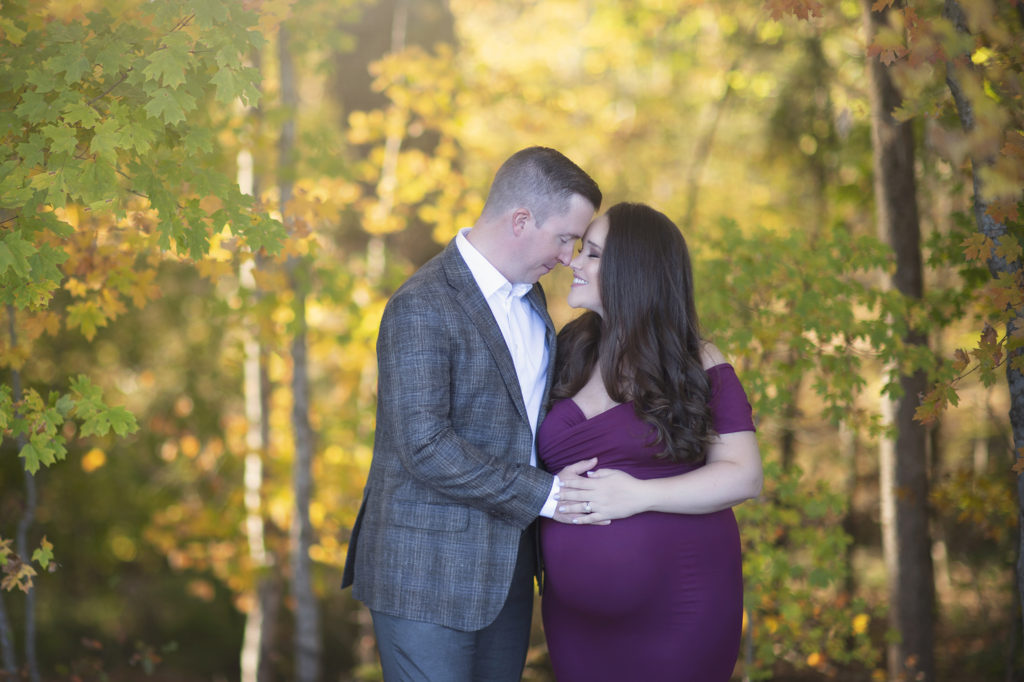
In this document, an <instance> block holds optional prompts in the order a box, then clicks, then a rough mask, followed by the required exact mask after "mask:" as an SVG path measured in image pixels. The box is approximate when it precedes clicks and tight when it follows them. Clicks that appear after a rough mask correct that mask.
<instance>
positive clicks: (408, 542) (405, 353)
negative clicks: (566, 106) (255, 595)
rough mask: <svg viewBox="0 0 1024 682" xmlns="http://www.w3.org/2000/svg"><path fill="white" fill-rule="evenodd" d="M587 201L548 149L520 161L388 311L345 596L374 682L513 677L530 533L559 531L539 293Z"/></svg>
mask: <svg viewBox="0 0 1024 682" xmlns="http://www.w3.org/2000/svg"><path fill="white" fill-rule="evenodd" d="M600 205H601V191H600V189H598V186H597V184H596V183H595V182H594V181H593V180H592V179H591V178H590V177H589V176H588V175H587V174H586V173H585V172H583V171H582V170H581V169H580V168H579V167H578V166H576V165H575V164H574V163H572V162H571V161H570V160H569V159H567V158H566V157H565V156H563V155H562V154H561V153H559V152H557V151H555V150H553V149H548V148H544V147H530V148H527V149H523V150H521V151H519V152H517V153H516V154H513V155H512V156H511V157H510V158H509V159H508V160H507V161H506V162H505V163H504V164H503V165H502V166H501V168H500V169H499V170H498V172H497V174H496V175H495V177H494V181H493V183H492V184H491V189H490V193H489V194H488V197H487V202H486V204H485V206H484V209H483V211H482V212H481V214H480V217H479V219H478V220H477V221H476V223H475V224H474V225H473V227H472V228H467V229H465V230H463V231H461V232H460V233H459V235H458V236H457V237H456V238H455V239H453V240H452V241H451V243H449V244H448V247H447V248H446V249H445V250H444V251H443V252H442V253H441V254H439V255H438V256H436V257H435V258H433V259H432V260H431V261H430V262H428V263H427V264H426V265H424V266H423V267H422V268H421V269H420V270H419V271H418V272H417V273H416V274H414V275H413V276H412V277H411V278H409V280H408V281H407V282H406V283H405V284H404V285H402V287H401V288H399V290H398V291H397V292H395V294H394V295H393V296H392V297H391V300H390V301H389V302H388V305H387V307H386V308H385V311H384V316H383V318H382V320H381V325H380V335H379V337H378V342H377V362H378V368H379V380H378V404H377V429H376V434H375V444H374V452H373V462H372V464H371V465H370V474H369V477H368V479H367V483H366V489H365V491H364V493H363V504H362V507H361V509H360V511H359V516H358V518H357V519H356V523H355V527H354V528H353V530H352V538H351V540H350V543H349V553H348V559H347V561H346V565H345V574H344V578H343V582H342V587H346V586H348V585H350V584H351V585H353V596H355V597H356V598H357V599H359V600H361V601H362V602H364V603H365V604H366V605H367V607H369V609H370V612H371V614H372V616H373V623H374V632H375V634H376V637H377V646H378V649H379V651H380V655H381V663H382V666H383V669H384V678H385V680H387V681H388V682H397V681H399V680H403V681H404V680H429V681H430V682H440V681H447V680H450V681H452V682H468V681H469V680H481V681H483V680H486V681H487V682H495V681H498V682H500V681H502V680H509V681H510V682H511V681H513V680H519V679H520V676H521V674H522V670H523V665H524V663H525V660H526V651H527V648H528V644H529V634H530V622H531V615H532V609H533V576H534V574H535V572H536V567H537V557H536V543H535V533H534V529H535V526H534V521H535V520H536V518H537V516H538V515H540V514H542V513H543V515H545V516H549V517H554V518H556V519H557V520H567V519H566V518H563V517H562V516H561V515H560V514H558V513H557V512H555V499H554V498H555V494H556V493H557V490H558V485H559V479H558V478H556V477H554V476H552V475H551V474H550V473H547V472H545V471H542V470H541V469H539V468H537V467H536V466H535V464H536V452H535V435H536V430H537V424H538V423H539V422H540V420H541V419H542V418H543V416H544V415H543V412H544V404H545V403H546V401H547V394H548V390H549V388H550V386H551V376H550V373H551V372H550V370H551V367H552V365H553V362H554V350H555V331H554V327H553V325H552V323H551V318H550V317H549V316H548V313H547V309H546V305H545V300H544V294H543V291H542V289H541V287H540V285H539V284H537V280H538V278H540V276H541V275H543V274H545V273H547V272H548V271H550V270H551V269H552V268H554V267H555V265H556V264H558V263H561V264H562V265H568V264H569V261H570V259H571V258H572V255H573V249H574V246H575V243H576V242H577V241H578V240H579V239H580V238H581V237H582V236H583V232H584V231H585V230H586V227H587V225H588V223H589V222H590V220H591V219H592V218H593V216H594V213H595V212H596V211H597V209H598V208H599V207H600ZM592 466H593V460H591V461H589V462H581V463H579V464H578V465H574V466H573V467H570V468H567V469H566V470H564V471H563V472H561V473H560V474H559V476H560V477H561V478H562V479H566V478H567V477H572V476H579V475H580V474H582V473H583V472H585V471H586V470H587V469H589V468H590V467H592Z"/></svg>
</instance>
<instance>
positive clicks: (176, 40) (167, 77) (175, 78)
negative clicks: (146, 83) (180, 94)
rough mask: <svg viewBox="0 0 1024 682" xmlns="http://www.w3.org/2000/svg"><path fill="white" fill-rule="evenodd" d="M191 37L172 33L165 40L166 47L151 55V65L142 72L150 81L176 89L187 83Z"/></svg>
mask: <svg viewBox="0 0 1024 682" xmlns="http://www.w3.org/2000/svg"><path fill="white" fill-rule="evenodd" d="M190 48H191V45H190V44H189V37H188V36H187V35H185V34H184V33H172V34H170V35H168V36H167V37H166V38H164V46H163V47H162V48H161V49H159V50H157V51H155V52H154V53H153V54H151V55H149V65H148V66H147V67H146V68H145V69H143V70H142V73H143V74H144V75H145V76H146V78H147V79H148V80H159V81H160V82H161V83H163V84H164V85H165V86H167V87H171V88H176V87H178V86H179V85H181V84H182V83H184V82H185V71H186V70H188V66H189V49H190Z"/></svg>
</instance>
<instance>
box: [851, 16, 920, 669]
mask: <svg viewBox="0 0 1024 682" xmlns="http://www.w3.org/2000/svg"><path fill="white" fill-rule="evenodd" d="M871 5H872V0H864V4H863V7H864V24H865V29H866V34H867V36H868V42H869V43H870V42H871V41H872V40H873V38H874V35H875V33H876V32H877V29H878V27H879V26H883V25H885V23H886V19H887V14H888V11H887V10H885V11H882V12H873V11H872V9H871ZM869 73H870V77H871V78H870V81H871V86H870V99H871V133H872V146H873V148H874V171H875V178H874V187H875V202H876V210H877V213H878V229H879V232H880V234H881V236H882V237H883V238H885V239H886V240H887V241H888V242H889V244H890V246H891V247H892V249H893V252H894V253H895V256H896V271H895V273H894V274H893V277H892V282H891V285H892V286H893V287H894V288H896V289H897V290H898V291H900V292H901V293H902V294H903V295H904V296H908V297H910V298H921V297H922V295H923V292H924V283H923V268H922V262H921V247H920V241H921V236H920V225H919V220H918V210H917V190H916V184H915V179H914V135H913V129H912V128H911V127H910V125H909V124H907V123H902V124H901V123H897V122H896V121H895V120H894V119H893V117H892V111H893V110H894V109H895V108H896V106H898V104H899V102H900V95H899V92H898V91H897V89H896V86H895V84H894V83H893V81H892V79H891V76H890V74H889V71H888V69H887V68H886V67H885V66H884V65H883V64H881V62H879V60H878V59H871V60H869ZM903 341H904V343H905V344H906V345H907V346H913V345H924V344H925V343H926V339H925V337H924V335H923V334H921V333H920V332H918V331H916V330H914V329H912V328H909V327H908V330H907V332H906V333H905V335H904V338H903ZM893 371H898V370H896V369H895V368H894V369H893ZM899 385H900V392H901V393H902V395H901V396H900V397H898V398H892V399H889V398H888V397H886V398H883V418H884V419H886V420H887V421H888V422H889V426H890V428H891V430H892V432H893V433H894V434H895V435H894V438H893V439H886V440H885V441H883V443H882V444H881V446H880V451H879V459H880V468H881V479H882V481H881V483H882V485H881V496H882V524H883V532H882V538H883V543H882V544H883V553H884V555H885V561H886V570H887V573H888V581H889V621H890V626H891V627H892V628H893V629H894V630H895V631H896V632H898V633H899V636H900V637H899V641H897V642H894V643H892V644H891V645H890V646H889V651H888V654H889V659H888V670H889V677H890V679H891V680H893V681H895V680H898V679H903V678H906V679H923V680H934V679H935V660H934V658H935V655H934V625H933V620H934V616H935V578H934V575H933V568H932V556H931V539H930V532H929V528H928V522H929V518H928V517H929V514H928V486H929V483H928V462H927V460H928V458H927V433H926V431H925V429H924V427H923V426H921V425H920V424H918V423H917V422H915V421H914V411H915V409H916V407H917V402H918V396H919V395H920V394H921V393H923V392H924V390H925V388H926V385H927V378H926V376H925V374H924V373H923V372H920V371H918V372H916V373H914V374H912V375H901V376H900V377H899Z"/></svg>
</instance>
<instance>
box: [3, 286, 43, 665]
mask: <svg viewBox="0 0 1024 682" xmlns="http://www.w3.org/2000/svg"><path fill="white" fill-rule="evenodd" d="M14 313H15V311H14V306H13V305H10V304H8V306H7V317H8V320H9V324H10V327H9V329H8V333H9V334H10V338H11V348H17V346H18V329H17V326H16V325H15V315H14ZM11 397H12V398H13V399H14V403H15V404H18V403H20V402H21V399H22V393H21V372H20V371H19V370H17V369H12V370H11ZM26 443H27V439H26V437H25V436H24V435H20V436H18V440H17V445H18V451H19V452H20V451H21V449H22V448H23V447H25V445H26ZM24 477H25V510H24V513H23V514H22V516H21V519H19V520H18V529H17V531H16V535H15V537H14V549H15V551H16V552H17V553H18V556H19V557H20V558H21V560H22V561H25V562H28V561H29V559H30V557H31V554H30V553H29V551H28V532H29V530H30V529H31V528H32V522H33V521H34V520H35V518H36V499H37V496H38V491H37V489H36V477H35V476H34V475H33V474H31V473H29V472H28V471H27V470H26V471H25V472H24ZM25 666H26V668H27V669H28V678H29V680H30V682H39V661H38V659H37V656H36V588H35V587H34V586H33V587H32V589H30V590H29V591H28V592H27V593H26V594H25Z"/></svg>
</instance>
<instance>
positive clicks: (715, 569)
mask: <svg viewBox="0 0 1024 682" xmlns="http://www.w3.org/2000/svg"><path fill="white" fill-rule="evenodd" d="M541 547H542V551H543V552H544V565H545V598H548V597H551V598H552V599H553V600H554V601H556V602H557V603H558V604H559V606H560V608H565V609H569V610H577V611H580V612H587V613H590V614H592V615H594V616H618V617H622V616H626V615H628V614H630V613H633V614H635V613H638V612H643V613H650V612H651V611H652V610H660V608H663V607H665V606H667V605H668V604H667V603H666V602H673V603H674V606H675V607H685V603H686V602H690V601H691V600H700V601H704V600H706V599H708V598H709V597H710V598H714V596H713V595H711V594H708V591H709V590H710V591H711V592H715V591H717V589H716V586H720V587H721V588H724V589H726V590H728V591H729V592H734V591H736V589H737V584H736V583H737V580H739V581H740V582H739V589H740V590H742V582H741V581H742V578H741V569H740V562H741V559H740V544H739V532H738V529H737V527H736V520H735V517H734V516H733V514H732V510H729V509H726V510H724V511H721V512H717V513H714V514H705V515H693V516H690V515H683V514H661V513H647V514H639V515H637V516H634V517H631V518H628V519H618V520H615V521H612V523H611V524H610V525H608V526H573V525H567V524H561V523H558V522H555V521H551V520H548V519H544V520H543V522H542V524H541ZM726 576H728V578H727V579H726V580H725V581H724V583H723V578H726ZM691 606H695V604H691Z"/></svg>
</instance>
